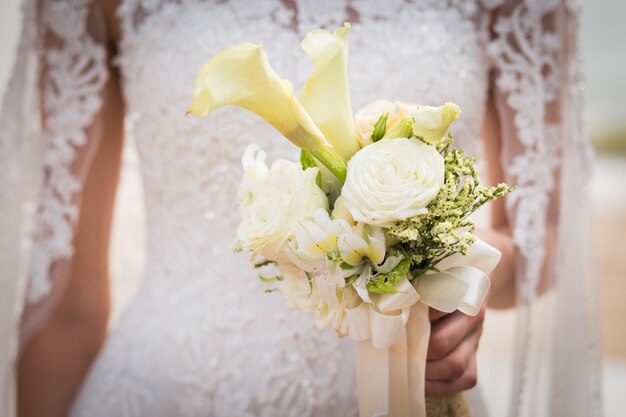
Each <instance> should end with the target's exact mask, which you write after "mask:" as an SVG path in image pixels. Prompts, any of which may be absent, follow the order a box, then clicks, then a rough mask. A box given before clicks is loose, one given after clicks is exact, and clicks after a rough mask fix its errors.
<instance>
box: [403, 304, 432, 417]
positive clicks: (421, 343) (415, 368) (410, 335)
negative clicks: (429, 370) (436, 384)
mask: <svg viewBox="0 0 626 417" xmlns="http://www.w3.org/2000/svg"><path fill="white" fill-rule="evenodd" d="M406 329H407V342H408V347H407V369H408V370H409V375H408V378H409V383H408V386H409V408H410V410H411V411H410V413H411V414H410V415H411V416H415V417H426V398H425V393H424V385H425V381H426V352H427V351H428V340H429V339H430V319H429V316H428V306H427V305H426V304H424V303H417V304H416V305H414V306H413V307H412V308H411V314H410V315H409V321H408V322H407V325H406Z"/></svg>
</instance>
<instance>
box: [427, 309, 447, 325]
mask: <svg viewBox="0 0 626 417" xmlns="http://www.w3.org/2000/svg"><path fill="white" fill-rule="evenodd" d="M449 314H450V313H444V312H443V311H439V310H436V309H434V308H432V307H430V308H429V309H428V318H429V319H430V321H431V323H432V322H433V321H436V320H439V319H440V318H442V317H445V316H447V315H449Z"/></svg>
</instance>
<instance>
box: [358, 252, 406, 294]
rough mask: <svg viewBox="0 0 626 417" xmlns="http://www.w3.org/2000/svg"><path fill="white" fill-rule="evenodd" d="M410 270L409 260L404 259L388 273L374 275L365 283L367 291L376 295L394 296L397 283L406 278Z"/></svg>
mask: <svg viewBox="0 0 626 417" xmlns="http://www.w3.org/2000/svg"><path fill="white" fill-rule="evenodd" d="M410 268H411V260H410V259H408V258H405V259H403V260H401V261H400V263H398V265H396V267H395V268H394V269H392V270H391V271H390V272H388V273H386V274H378V275H374V276H373V277H372V278H371V279H370V281H369V282H368V283H367V289H368V290H370V291H371V292H373V293H376V294H395V293H396V292H398V291H397V290H396V285H397V283H398V282H400V281H402V280H403V279H404V278H406V276H407V275H408V273H409V270H410Z"/></svg>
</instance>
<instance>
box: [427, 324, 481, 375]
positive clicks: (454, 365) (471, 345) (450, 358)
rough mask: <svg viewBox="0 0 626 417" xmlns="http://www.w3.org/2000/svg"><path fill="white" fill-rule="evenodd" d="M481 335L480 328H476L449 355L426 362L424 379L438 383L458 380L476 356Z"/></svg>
mask: <svg viewBox="0 0 626 417" xmlns="http://www.w3.org/2000/svg"><path fill="white" fill-rule="evenodd" d="M481 333H482V328H480V327H479V328H477V329H476V330H474V332H472V333H471V334H469V335H468V336H467V337H466V338H465V339H463V341H462V342H461V343H459V345H458V346H457V347H456V348H455V349H454V350H453V351H452V352H450V354H449V355H447V356H445V357H443V358H441V359H437V360H430V361H427V362H426V379H432V380H438V381H446V380H447V381H450V380H454V379H457V378H460V377H461V376H462V375H463V374H464V373H465V371H466V370H467V368H468V367H469V362H470V360H471V359H472V357H474V356H475V355H476V346H477V345H478V340H479V339H480V335H481Z"/></svg>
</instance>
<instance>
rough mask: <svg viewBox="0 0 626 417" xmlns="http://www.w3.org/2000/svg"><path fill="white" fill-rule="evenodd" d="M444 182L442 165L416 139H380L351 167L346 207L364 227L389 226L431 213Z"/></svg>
mask: <svg viewBox="0 0 626 417" xmlns="http://www.w3.org/2000/svg"><path fill="white" fill-rule="evenodd" d="M443 183H444V161H443V158H442V156H441V155H440V154H439V153H438V152H437V150H436V149H435V148H434V147H433V146H430V145H426V144H425V143H423V142H421V141H420V140H418V139H405V138H400V139H382V140H380V141H378V142H376V143H374V144H372V145H369V146H366V147H365V148H363V149H362V150H360V151H359V152H357V153H356V155H354V156H353V157H352V159H351V160H350V162H349V163H348V175H347V178H346V183H345V185H344V187H343V189H342V191H341V195H342V196H343V198H344V206H345V208H346V209H348V211H349V212H350V214H352V217H353V218H354V219H355V220H357V221H359V222H363V223H367V224H372V225H376V226H382V227H388V226H391V225H392V224H393V223H395V222H397V221H400V220H404V219H407V218H409V217H412V216H417V215H420V214H424V213H427V212H428V210H427V209H426V206H427V205H428V203H429V202H430V201H431V200H432V199H433V198H434V197H435V196H436V195H437V193H438V192H439V189H440V188H441V186H442V185H443Z"/></svg>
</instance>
